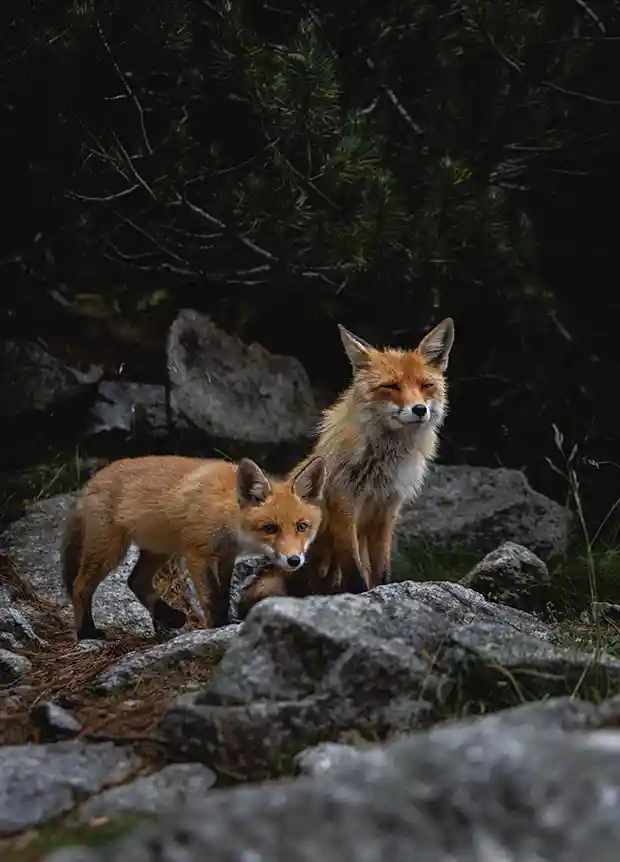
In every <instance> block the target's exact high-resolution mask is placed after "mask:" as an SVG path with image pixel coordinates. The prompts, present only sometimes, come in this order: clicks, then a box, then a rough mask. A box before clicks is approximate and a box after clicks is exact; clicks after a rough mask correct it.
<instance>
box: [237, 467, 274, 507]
mask: <svg viewBox="0 0 620 862" xmlns="http://www.w3.org/2000/svg"><path fill="white" fill-rule="evenodd" d="M271 493H272V489H271V482H270V481H269V479H268V478H267V476H265V474H264V473H263V471H262V470H261V468H260V467H259V466H258V464H255V463H254V461H252V460H251V459H250V458H243V459H242V460H241V461H239V466H238V467H237V501H238V502H239V505H240V506H260V504H261V503H264V502H265V500H266V499H267V497H269V496H270V494H271Z"/></svg>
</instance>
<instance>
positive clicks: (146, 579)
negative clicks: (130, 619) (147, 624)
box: [127, 551, 187, 632]
mask: <svg viewBox="0 0 620 862" xmlns="http://www.w3.org/2000/svg"><path fill="white" fill-rule="evenodd" d="M169 559H170V557H169V556H168V555H167V554H152V553H151V552H150V551H140V556H139V557H138V559H137V561H136V564H135V566H134V567H133V571H132V573H131V575H130V576H129V580H128V582H127V584H128V586H129V589H130V590H131V592H132V593H133V594H134V596H135V597H136V598H137V599H138V601H139V602H140V604H141V605H143V606H144V607H145V608H146V609H147V611H148V612H149V613H150V615H151V617H152V619H153V628H154V629H155V631H156V632H158V631H160V630H161V629H180V628H182V627H183V626H184V625H185V623H186V621H187V617H186V616H185V614H184V613H183V611H179V610H177V609H176V608H173V607H171V606H170V605H169V604H168V602H165V601H164V600H163V599H162V598H160V597H159V596H158V594H157V592H156V590H155V587H154V586H153V578H154V577H155V575H156V574H157V572H158V571H159V570H160V569H161V568H162V567H163V566H164V565H165V564H166V563H167V562H168V560H169Z"/></svg>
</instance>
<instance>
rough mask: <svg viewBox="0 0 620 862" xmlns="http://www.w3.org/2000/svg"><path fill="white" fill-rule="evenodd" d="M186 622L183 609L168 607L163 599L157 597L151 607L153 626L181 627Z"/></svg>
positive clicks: (165, 627)
mask: <svg viewBox="0 0 620 862" xmlns="http://www.w3.org/2000/svg"><path fill="white" fill-rule="evenodd" d="M186 622H187V617H186V616H185V614H184V613H183V611H179V610H177V608H173V607H170V605H169V604H168V603H167V602H165V601H164V600H163V599H157V601H156V602H155V605H154V607H153V624H154V626H155V628H157V627H161V628H164V629H181V628H183V626H184V625H185V623H186Z"/></svg>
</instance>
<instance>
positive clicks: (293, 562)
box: [286, 556, 301, 569]
mask: <svg viewBox="0 0 620 862" xmlns="http://www.w3.org/2000/svg"><path fill="white" fill-rule="evenodd" d="M286 562H287V563H288V565H289V566H290V567H291V569H296V568H297V567H298V566H300V565H301V557H298V556H293V557H287V558H286Z"/></svg>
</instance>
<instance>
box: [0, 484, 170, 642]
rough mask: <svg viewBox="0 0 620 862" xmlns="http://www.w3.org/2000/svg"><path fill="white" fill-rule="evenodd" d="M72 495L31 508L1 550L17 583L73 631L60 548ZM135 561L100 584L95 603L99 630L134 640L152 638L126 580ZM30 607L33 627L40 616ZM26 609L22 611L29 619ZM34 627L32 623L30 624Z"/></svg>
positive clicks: (132, 557)
mask: <svg viewBox="0 0 620 862" xmlns="http://www.w3.org/2000/svg"><path fill="white" fill-rule="evenodd" d="M72 500H73V495H72V494H57V495H56V496H54V497H48V498H47V499H46V500H42V501H41V502H40V503H35V504H34V505H33V506H31V507H30V508H29V510H28V512H27V514H26V515H24V517H23V518H20V519H19V520H17V521H14V522H13V523H12V524H10V525H9V527H7V529H6V530H5V531H4V533H3V534H2V535H0V547H1V548H3V550H4V551H5V552H6V553H7V554H8V556H9V558H10V559H11V563H12V566H13V569H14V572H15V575H16V576H17V578H18V579H19V580H20V581H21V582H22V583H23V584H25V585H26V586H27V587H29V588H30V590H31V592H32V594H33V595H34V597H35V598H40V599H43V600H45V601H46V602H48V603H52V605H53V606H55V608H56V613H57V614H58V616H59V618H60V619H62V620H64V621H65V622H67V623H69V624H70V625H73V609H72V607H71V603H70V601H69V597H68V595H67V593H66V590H65V585H64V583H63V580H62V575H61V566H60V547H61V541H62V531H63V529H64V524H65V522H66V519H67V516H68V513H69V508H70V506H71V503H72ZM136 558H137V551H136V549H135V548H132V549H131V550H130V551H129V554H128V555H127V559H126V560H125V562H124V563H123V564H122V565H121V566H120V567H119V568H118V569H117V571H116V572H114V573H113V574H112V575H110V577H108V578H106V580H105V581H104V582H103V583H102V584H101V586H100V587H99V588H98V589H97V592H96V593H95V598H94V600H93V613H94V617H95V620H96V622H97V625H98V626H100V627H101V628H103V629H108V628H110V629H116V630H120V631H121V632H127V633H130V634H135V635H144V636H147V637H148V636H152V635H153V626H152V623H151V617H150V615H149V613H148V611H146V610H145V608H143V607H142V605H141V604H140V602H139V601H138V600H137V599H136V598H135V596H134V595H133V593H132V592H131V590H130V589H129V587H128V586H127V578H128V577H129V572H130V570H131V567H132V566H133V564H134V563H135V561H136ZM30 607H31V614H32V615H33V619H34V621H36V618H37V614H38V612H37V610H36V608H35V607H34V606H32V605H31V606H30ZM24 608H25V606H21V609H22V611H23V612H24V613H25V612H26V611H25V609H24ZM30 621H31V622H33V620H30Z"/></svg>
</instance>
